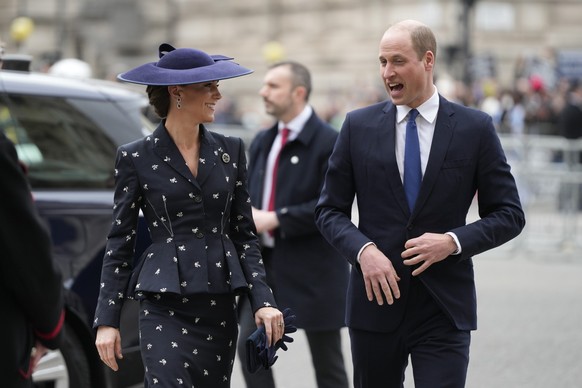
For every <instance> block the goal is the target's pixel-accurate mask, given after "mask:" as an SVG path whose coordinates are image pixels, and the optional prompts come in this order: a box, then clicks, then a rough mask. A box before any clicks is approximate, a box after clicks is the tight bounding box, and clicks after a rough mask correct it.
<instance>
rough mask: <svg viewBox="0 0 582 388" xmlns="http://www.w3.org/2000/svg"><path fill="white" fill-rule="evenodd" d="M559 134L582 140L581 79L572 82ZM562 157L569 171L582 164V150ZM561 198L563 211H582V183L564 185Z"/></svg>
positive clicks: (570, 152)
mask: <svg viewBox="0 0 582 388" xmlns="http://www.w3.org/2000/svg"><path fill="white" fill-rule="evenodd" d="M558 133H559V134H560V136H563V137H565V138H566V139H568V140H576V139H580V138H582V81H581V80H579V79H574V80H572V81H571V82H570V88H569V92H568V94H567V96H566V103H565V105H564V108H563V109H562V111H561V112H560V113H559V115H558ZM562 157H563V161H564V162H565V163H566V164H567V166H568V168H569V170H570V171H575V169H576V166H578V167H579V165H580V163H582V150H573V151H564V154H563V155H562ZM559 197H560V208H561V209H564V210H567V211H571V210H579V209H582V183H578V182H574V183H563V184H562V185H561V187H560V195H559ZM576 202H577V203H576Z"/></svg>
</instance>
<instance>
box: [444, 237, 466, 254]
mask: <svg viewBox="0 0 582 388" xmlns="http://www.w3.org/2000/svg"><path fill="white" fill-rule="evenodd" d="M445 234H448V235H449V236H451V237H452V238H453V241H454V242H455V245H456V246H457V250H456V251H454V252H453V253H452V254H453V255H460V254H461V252H462V251H463V249H462V248H461V243H460V242H459V238H458V237H457V235H456V234H454V233H453V232H446V233H445Z"/></svg>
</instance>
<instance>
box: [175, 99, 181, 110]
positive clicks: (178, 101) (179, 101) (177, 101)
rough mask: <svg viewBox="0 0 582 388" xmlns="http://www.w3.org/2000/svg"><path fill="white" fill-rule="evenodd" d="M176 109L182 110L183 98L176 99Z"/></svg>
mask: <svg viewBox="0 0 582 388" xmlns="http://www.w3.org/2000/svg"><path fill="white" fill-rule="evenodd" d="M176 108H178V109H182V97H178V98H177V99H176Z"/></svg>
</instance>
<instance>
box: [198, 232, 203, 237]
mask: <svg viewBox="0 0 582 388" xmlns="http://www.w3.org/2000/svg"><path fill="white" fill-rule="evenodd" d="M196 237H197V238H202V237H204V233H202V232H197V233H196Z"/></svg>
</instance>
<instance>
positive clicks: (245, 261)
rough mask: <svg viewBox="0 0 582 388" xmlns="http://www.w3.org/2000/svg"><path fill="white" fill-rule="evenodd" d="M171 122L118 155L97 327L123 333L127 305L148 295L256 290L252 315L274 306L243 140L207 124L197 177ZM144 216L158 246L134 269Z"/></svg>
mask: <svg viewBox="0 0 582 388" xmlns="http://www.w3.org/2000/svg"><path fill="white" fill-rule="evenodd" d="M164 123H165V121H162V123H161V124H160V125H159V126H158V128H157V129H156V130H155V132H154V133H153V134H152V135H151V136H147V137H145V138H143V139H139V140H136V141H134V142H132V143H130V144H126V145H124V146H121V147H120V148H119V150H118V153H117V161H116V167H115V175H116V178H115V179H116V186H115V199H114V203H115V205H114V210H113V225H112V227H111V231H110V233H109V236H108V241H107V247H106V252H105V255H104V259H103V269H102V273H101V290H100V294H99V299H98V303H97V309H96V313H95V321H94V326H95V327H96V326H100V325H107V326H113V327H118V325H119V316H120V310H121V306H122V304H123V300H124V299H125V298H126V297H134V296H136V297H138V298H139V297H141V296H142V295H143V293H163V292H165V293H172V294H175V295H194V294H198V293H238V292H242V291H249V294H250V300H251V303H252V308H253V311H256V310H257V309H258V308H260V307H264V306H275V301H274V297H273V295H272V292H271V290H270V288H269V287H268V286H267V284H266V279H265V269H264V266H263V263H262V258H261V254H260V248H259V241H258V238H257V236H256V234H255V226H254V222H253V219H252V212H251V204H250V199H249V194H248V191H247V185H246V182H247V176H246V171H247V170H246V156H245V151H244V145H243V142H242V140H241V139H239V138H235V137H226V136H223V135H220V134H217V133H213V132H210V131H208V130H206V128H205V127H204V126H202V125H201V126H200V130H201V137H200V159H199V160H200V161H199V165H198V174H197V176H196V177H194V176H193V175H192V173H191V172H190V170H189V169H188V167H187V166H186V163H185V161H184V158H183V157H182V155H181V154H180V151H179V150H178V147H177V146H176V144H175V143H174V141H173V140H172V138H171V137H170V135H169V134H168V132H167V130H166V128H165V126H164ZM140 210H141V211H142V212H143V215H144V217H145V220H146V222H147V225H148V230H149V233H150V236H151V240H152V243H151V245H150V246H149V247H148V248H146V250H145V252H144V253H143V254H142V256H141V258H140V260H139V261H138V262H137V263H135V264H136V265H134V263H132V258H133V250H134V246H135V237H136V227H137V220H138V216H139V212H140Z"/></svg>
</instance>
